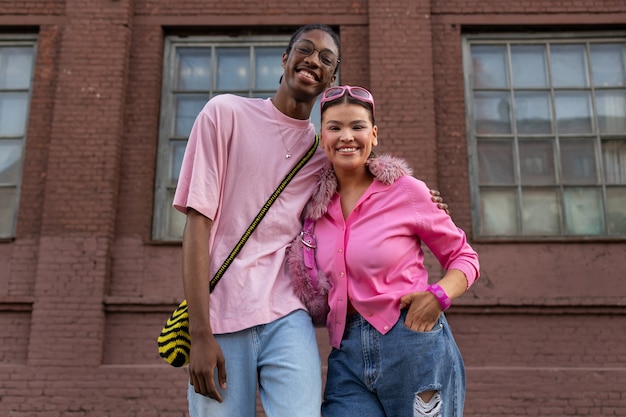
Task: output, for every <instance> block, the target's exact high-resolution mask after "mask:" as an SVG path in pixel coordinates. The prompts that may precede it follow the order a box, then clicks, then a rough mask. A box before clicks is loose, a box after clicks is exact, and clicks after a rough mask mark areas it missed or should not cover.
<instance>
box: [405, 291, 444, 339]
mask: <svg viewBox="0 0 626 417" xmlns="http://www.w3.org/2000/svg"><path fill="white" fill-rule="evenodd" d="M407 307H408V308H409V311H408V312H407V313H406V319H405V320H404V325H405V326H406V327H407V328H408V329H411V330H413V331H415V332H429V331H431V330H432V329H433V327H434V326H435V323H437V319H438V318H439V314H441V306H440V305H439V301H437V299H436V298H435V296H434V295H433V294H432V293H430V292H427V291H424V292H413V293H410V294H407V295H405V296H404V297H402V298H401V299H400V308H401V309H404V308H407Z"/></svg>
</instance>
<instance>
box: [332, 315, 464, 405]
mask: <svg viewBox="0 0 626 417" xmlns="http://www.w3.org/2000/svg"><path fill="white" fill-rule="evenodd" d="M405 317H406V311H402V314H401V315H400V318H399V319H398V322H397V323H396V324H395V326H394V327H393V328H392V329H391V330H390V331H389V332H388V333H387V334H385V335H383V334H381V333H379V332H378V331H377V330H376V329H375V328H374V327H372V326H371V325H370V324H369V323H368V322H367V321H366V320H365V319H364V318H363V317H361V316H360V315H358V314H355V315H353V316H351V317H349V318H348V322H347V324H346V330H345V333H344V336H343V340H342V341H341V348H340V349H333V350H332V352H331V353H330V356H329V357H328V375H327V380H326V388H325V392H324V402H323V404H322V416H323V417H364V416H367V417H408V416H413V417H462V415H463V404H464V401H465V367H464V364H463V359H462V358H461V353H460V352H459V349H458V347H457V345H456V342H455V341H454V338H453V336H452V333H451V331H450V327H449V326H448V322H447V321H446V318H445V316H444V314H443V313H442V314H441V315H440V316H439V319H438V321H437V323H436V324H435V326H434V327H433V329H432V330H431V331H430V332H424V333H418V332H414V331H412V330H410V329H408V328H406V327H405V325H404V318H405ZM433 391H434V395H433V396H432V398H430V395H427V399H426V400H424V399H423V398H422V397H421V396H420V394H422V393H424V394H425V393H430V394H432V392H433Z"/></svg>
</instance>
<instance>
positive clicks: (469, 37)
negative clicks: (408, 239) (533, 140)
mask: <svg viewBox="0 0 626 417" xmlns="http://www.w3.org/2000/svg"><path fill="white" fill-rule="evenodd" d="M596 42H602V43H605V42H619V43H622V44H624V43H626V32H624V31H594V32H587V31H585V32H571V31H569V32H558V33H557V32H548V31H546V32H541V33H533V34H527V33H516V32H501V33H472V32H467V33H465V34H464V35H463V36H462V56H463V80H464V96H465V103H466V105H465V110H466V111H465V123H466V134H467V146H468V169H469V183H470V198H471V216H472V233H473V239H474V240H476V241H481V242H491V241H498V242H507V241H510V242H519V241H540V242H546V241H556V242H580V241H623V240H626V236H624V235H609V234H608V233H609V226H608V222H609V217H608V204H607V185H608V186H615V184H609V182H608V181H607V180H606V178H605V174H604V171H603V161H602V159H603V158H604V157H603V152H602V150H603V148H602V145H603V143H605V142H608V141H610V140H618V141H620V140H621V141H625V142H626V132H624V133H623V134H622V133H620V134H606V133H602V132H600V130H599V128H598V127H597V123H598V116H599V114H598V110H597V104H596V100H595V97H593V98H592V99H591V103H590V109H591V115H590V116H591V118H592V119H591V121H592V124H593V126H594V129H593V130H592V132H591V133H588V134H586V135H583V134H580V135H578V136H575V137H576V138H582V137H583V136H586V137H589V138H593V141H594V148H595V151H596V152H595V159H596V170H597V172H598V173H599V175H598V176H599V178H598V180H597V183H595V184H594V186H595V187H596V188H599V189H600V190H601V196H602V203H603V206H604V208H603V215H604V232H603V234H598V235H582V234H568V232H567V225H566V220H565V216H564V213H565V212H566V211H567V208H566V206H565V203H564V194H565V192H564V189H565V188H567V186H568V183H567V181H565V180H564V179H563V178H561V177H559V176H558V175H557V177H556V180H555V182H554V184H552V185H551V186H550V188H552V189H555V190H557V192H558V198H559V203H560V205H559V207H560V214H559V220H558V221H559V224H560V233H559V234H555V235H547V234H544V235H532V234H527V235H525V234H522V233H523V232H524V229H523V222H522V220H521V215H522V208H523V200H522V198H521V191H522V189H523V188H528V185H525V184H523V183H522V182H521V180H520V175H521V173H520V171H519V164H520V154H519V146H518V144H519V142H520V135H519V134H518V132H516V131H515V129H514V128H511V132H510V133H508V134H506V135H500V137H505V136H506V137H510V139H512V140H513V142H514V144H513V148H514V149H513V154H512V156H513V162H514V164H515V166H516V171H515V172H514V173H513V175H514V178H515V179H514V183H513V184H512V185H508V186H507V187H506V188H507V189H515V190H516V191H515V193H516V197H517V199H516V201H514V202H513V204H514V205H515V208H516V218H515V219H514V220H515V221H516V222H517V228H518V230H517V233H518V234H515V235H514V234H511V235H508V234H507V235H496V234H493V235H489V234H485V233H482V232H481V230H482V221H483V216H482V214H481V204H482V203H481V186H482V185H481V184H480V179H479V156H480V155H479V152H478V143H479V140H478V138H479V137H482V135H481V134H476V132H475V129H474V122H475V119H474V117H475V111H476V104H475V103H474V96H473V95H474V92H475V89H474V87H473V85H472V81H473V68H472V67H473V65H472V55H471V47H472V45H476V44H481V43H485V44H490V45H494V44H502V45H503V46H504V47H506V48H507V52H506V55H505V58H506V60H507V63H506V68H507V70H506V74H505V76H506V77H507V86H506V87H504V88H503V89H502V91H506V92H507V94H509V97H513V94H515V92H516V91H517V90H518V89H516V87H515V86H514V85H513V83H512V79H511V76H512V72H511V62H510V59H511V55H510V50H509V49H508V48H510V46H511V45H519V44H524V45H533V44H534V45H547V46H548V47H550V46H552V45H554V44H559V43H562V44H572V43H582V44H584V45H585V48H586V50H585V54H586V57H588V56H589V55H588V54H589V52H588V45H589V44H591V43H596ZM591 64H592V63H591V61H587V62H586V70H587V74H589V75H591V74H590V71H591V70H590V66H591ZM546 65H547V66H548V67H549V66H550V62H549V61H547V62H546ZM625 65H626V64H625ZM549 71H552V70H551V69H549ZM549 74H550V73H549V72H546V75H547V76H548V75H549ZM616 88H617V87H616ZM619 89H626V86H621V87H619ZM478 90H481V89H480V88H478ZM486 90H487V91H489V89H486ZM521 90H522V91H524V89H521ZM547 90H548V99H549V101H550V112H551V123H552V124H553V125H556V124H557V123H558V121H559V120H558V118H557V117H556V115H555V114H554V112H555V107H554V101H555V97H556V94H555V90H557V89H555V88H554V86H553V85H551V84H548V85H547ZM579 91H583V92H588V93H589V94H590V95H592V94H593V93H594V91H597V90H596V87H595V86H594V85H593V82H592V80H589V83H588V85H586V86H584V87H581V88H580V90H579ZM508 111H509V120H510V123H512V124H514V123H515V108H514V105H513V103H511V105H510V106H509V109H508ZM489 136H490V135H486V137H489ZM496 136H497V135H493V137H494V138H495V137H496ZM542 136H543V137H545V138H552V139H553V141H554V142H555V143H556V144H557V145H556V146H559V145H558V143H559V142H560V141H562V140H563V139H568V138H570V137H571V136H567V135H562V134H560V133H558V132H557V131H556V130H555V128H553V129H552V131H551V132H550V133H546V134H543V135H542ZM521 138H522V139H524V138H525V136H524V135H521ZM553 154H554V156H555V158H554V166H553V168H554V170H555V171H558V172H561V170H562V167H561V160H560V159H559V158H558V156H559V154H560V150H559V152H558V153H557V152H554V153H553ZM617 186H619V187H626V184H618V185H617ZM482 187H484V186H482ZM493 188H494V189H498V186H494V187H493ZM538 188H540V187H538Z"/></svg>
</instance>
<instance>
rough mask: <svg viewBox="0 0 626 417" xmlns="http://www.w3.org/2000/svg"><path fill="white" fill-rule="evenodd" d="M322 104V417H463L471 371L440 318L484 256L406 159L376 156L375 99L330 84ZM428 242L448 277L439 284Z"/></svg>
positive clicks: (318, 208)
mask: <svg viewBox="0 0 626 417" xmlns="http://www.w3.org/2000/svg"><path fill="white" fill-rule="evenodd" d="M321 107H322V108H321V111H322V127H321V146H322V147H323V149H324V151H325V153H326V156H327V157H328V160H329V164H328V166H327V167H326V169H324V170H323V171H322V174H321V176H320V181H319V183H318V189H317V190H316V192H315V193H314V196H313V197H312V199H311V201H310V202H309V204H308V205H307V207H306V209H305V214H306V215H307V217H309V218H312V219H314V220H316V221H315V225H314V233H315V236H316V238H317V250H316V260H317V264H318V267H319V269H320V270H321V271H322V272H323V273H325V274H326V275H327V276H328V279H329V281H330V284H331V289H330V292H329V297H328V301H329V306H330V312H329V314H328V318H327V327H328V331H329V335H330V343H331V345H332V347H333V350H332V352H331V354H330V356H329V359H328V376H327V382H326V389H325V393H324V403H323V406H322V415H323V417H335V416H341V417H350V416H359V417H361V416H380V417H386V416H433V417H434V416H445V417H451V416H454V417H460V416H462V413H463V404H464V398H465V370H464V365H463V360H462V358H461V354H460V352H459V350H458V347H457V345H456V343H455V341H454V338H453V336H452V333H451V332H450V328H449V327H448V323H447V322H446V319H445V316H444V314H443V311H444V310H445V309H447V308H448V307H449V306H450V304H451V302H452V300H454V299H455V298H457V297H459V296H460V295H462V294H463V293H464V292H465V291H466V290H467V289H468V288H469V286H470V285H472V283H473V282H474V281H475V280H476V279H477V278H478V275H479V263H478V255H477V254H476V252H475V251H474V250H473V249H472V248H471V246H470V245H469V244H468V243H467V240H466V236H465V233H464V232H463V231H462V230H461V229H459V228H458V227H456V225H455V224H454V222H453V221H452V219H451V218H450V216H448V215H447V214H446V212H445V211H443V210H440V209H439V208H438V207H437V206H436V205H434V204H432V202H431V195H430V192H429V189H428V187H427V186H426V184H425V183H424V182H422V181H420V180H418V179H416V178H414V177H413V176H412V175H411V174H412V172H411V170H410V169H409V168H408V166H407V164H406V163H405V162H404V161H403V160H401V159H399V158H396V157H392V156H389V155H381V156H379V157H375V156H374V154H373V153H372V148H373V147H375V146H376V145H377V144H378V127H377V126H376V125H375V124H374V98H373V96H372V95H371V93H370V92H369V91H367V90H366V89H364V88H362V87H350V86H341V87H339V86H337V87H331V88H329V89H327V90H326V91H325V92H324V93H323V94H322V99H321ZM422 244H425V245H426V246H428V248H429V249H430V250H431V251H432V253H433V254H434V255H435V257H436V258H437V259H438V261H439V262H440V264H441V266H442V267H443V269H444V270H445V273H444V274H443V276H442V277H433V278H437V279H435V280H434V281H435V283H433V284H431V285H429V277H428V271H427V270H426V268H425V266H424V252H423V250H422Z"/></svg>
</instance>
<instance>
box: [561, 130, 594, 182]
mask: <svg viewBox="0 0 626 417" xmlns="http://www.w3.org/2000/svg"><path fill="white" fill-rule="evenodd" d="M560 145H561V168H562V179H563V183H565V184H598V169H597V166H596V151H595V149H596V148H595V146H594V140H593V139H574V140H572V139H561V143H560Z"/></svg>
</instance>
